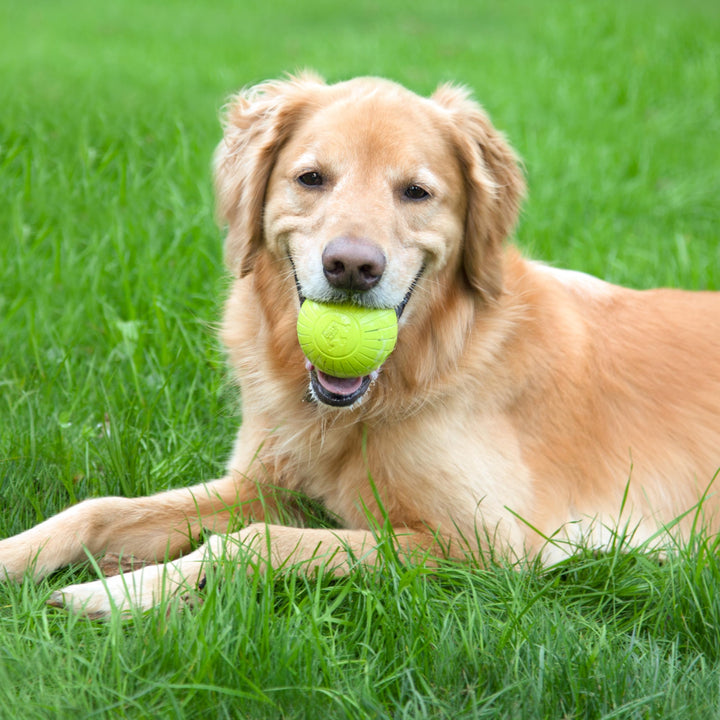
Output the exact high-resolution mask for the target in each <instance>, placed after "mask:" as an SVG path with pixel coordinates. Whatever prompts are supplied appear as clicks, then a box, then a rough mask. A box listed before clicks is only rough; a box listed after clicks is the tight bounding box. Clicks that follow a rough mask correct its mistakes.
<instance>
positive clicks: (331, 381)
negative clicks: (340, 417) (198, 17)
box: [308, 363, 377, 408]
mask: <svg viewBox="0 0 720 720" xmlns="http://www.w3.org/2000/svg"><path fill="white" fill-rule="evenodd" d="M308 366H309V367H308V370H309V372H310V392H311V395H312V397H313V399H315V400H316V401H317V402H320V403H322V404H323V405H329V406H330V407H345V408H349V407H351V406H353V405H355V404H356V403H358V402H360V401H361V400H362V398H363V397H364V396H365V393H366V392H367V391H368V388H369V387H370V385H371V383H372V381H373V380H374V379H375V378H376V377H377V371H375V372H373V373H371V374H370V375H365V376H364V377H357V378H338V377H334V376H332V375H327V374H326V373H324V372H322V371H321V370H318V369H317V368H315V367H314V366H312V365H310V364H309V363H308Z"/></svg>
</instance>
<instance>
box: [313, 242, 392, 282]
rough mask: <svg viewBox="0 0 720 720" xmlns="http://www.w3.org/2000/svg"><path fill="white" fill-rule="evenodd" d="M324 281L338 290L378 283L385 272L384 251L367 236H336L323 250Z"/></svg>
mask: <svg viewBox="0 0 720 720" xmlns="http://www.w3.org/2000/svg"><path fill="white" fill-rule="evenodd" d="M322 264H323V272H324V273H325V277H326V278H327V281H328V282H329V283H330V284H331V285H332V286H333V287H336V288H338V289H340V290H355V291H365V290H370V289H372V288H373V287H375V285H377V284H378V282H379V281H380V278H381V277H382V274H383V272H385V255H384V254H383V251H382V250H381V249H380V248H379V247H378V246H377V245H374V244H373V243H371V242H369V241H368V240H362V239H360V238H355V237H339V238H335V239H334V240H331V241H330V243H328V246H327V247H326V248H325V250H324V251H323V254H322Z"/></svg>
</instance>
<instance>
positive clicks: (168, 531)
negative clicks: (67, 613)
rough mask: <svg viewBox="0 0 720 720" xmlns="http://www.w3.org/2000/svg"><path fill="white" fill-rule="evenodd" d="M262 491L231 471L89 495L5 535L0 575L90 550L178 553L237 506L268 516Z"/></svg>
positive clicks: (42, 571)
mask: <svg viewBox="0 0 720 720" xmlns="http://www.w3.org/2000/svg"><path fill="white" fill-rule="evenodd" d="M257 498H258V492H257V489H256V488H255V486H254V485H253V484H251V483H247V482H242V481H240V480H238V478H236V477H233V476H228V477H225V478H222V479H220V480H215V481H213V482H209V483H203V484H201V485H196V486H194V487H191V488H183V489H180V490H170V491H168V492H163V493H158V494H157V495H151V496H148V497H140V498H122V497H105V498H94V499H91V500H85V501H83V502H81V503H78V504H77V505H74V506H73V507H71V508H68V509H67V510H64V511H63V512H61V513H59V514H58V515H55V516H53V517H51V518H49V519H48V520H46V521H45V522H42V523H40V524H39V525H36V526H35V527H33V528H31V529H30V530H26V531H25V532H23V533H20V534H19V535H15V536H14V537H11V538H7V539H5V540H2V541H0V581H1V580H4V579H6V578H10V579H15V580H19V579H21V578H22V577H23V575H24V574H25V573H26V572H30V573H31V574H32V576H33V577H34V578H35V579H36V580H37V579H39V578H41V577H43V576H44V575H47V574H48V573H50V572H52V571H54V570H57V569H58V568H61V567H64V566H65V565H68V564H70V563H73V562H79V561H82V560H86V559H87V555H88V554H91V555H100V554H102V553H112V554H113V555H118V556H126V557H134V558H136V559H139V560H143V561H150V562H158V561H159V560H162V559H164V558H166V557H170V558H173V557H177V556H178V555H179V554H181V553H182V552H185V551H187V550H188V549H189V548H190V547H191V544H192V541H193V540H194V539H197V538H198V537H199V536H200V534H201V533H202V530H203V529H204V528H205V529H209V530H211V531H213V532H224V531H225V530H226V528H227V526H228V524H229V522H230V521H231V519H232V517H233V515H234V514H236V513H237V514H242V515H243V516H244V517H259V518H263V517H264V507H255V506H256V505H258V506H259V504H260V503H259V501H258V499H257ZM247 505H249V506H250V507H248V508H246V507H244V506H247Z"/></svg>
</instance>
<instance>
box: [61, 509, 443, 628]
mask: <svg viewBox="0 0 720 720" xmlns="http://www.w3.org/2000/svg"><path fill="white" fill-rule="evenodd" d="M387 541H389V542H393V543H395V544H396V547H399V549H400V553H401V556H405V555H406V554H408V553H409V552H412V551H414V550H420V551H421V552H422V553H423V554H424V553H425V552H426V551H427V548H429V547H430V546H431V545H433V544H434V543H435V539H434V538H433V536H432V535H429V534H426V533H422V532H414V531H408V532H406V533H397V535H394V536H390V537H389V538H388V540H387ZM241 554H245V555H246V556H247V558H248V564H247V568H248V572H255V571H260V572H262V571H264V570H266V569H267V567H268V565H272V567H273V568H274V569H275V570H277V571H282V570H286V569H289V568H291V567H293V568H297V569H300V570H302V571H303V572H309V571H314V570H317V569H319V568H324V569H325V570H326V571H329V572H332V573H335V574H346V573H347V572H348V571H349V570H350V569H351V568H352V567H353V566H355V565H357V564H359V563H363V564H374V563H375V562H376V561H377V556H378V540H377V538H376V536H375V535H374V534H373V533H371V532H369V531H367V530H322V529H307V528H306V529H303V528H293V527H286V526H281V525H268V524H265V523H254V524H252V525H249V526H248V527H246V528H244V529H243V530H241V531H240V532H237V533H233V534H231V535H228V536H221V535H214V536H212V537H210V538H209V540H208V542H207V543H205V545H203V546H202V547H200V548H198V549H197V550H195V551H194V552H192V553H190V554H189V555H185V556H183V557H182V558H180V559H178V560H175V561H173V562H169V563H166V564H164V565H152V566H147V567H144V568H141V569H140V570H136V571H134V572H131V573H124V574H122V575H116V576H114V577H111V578H104V579H102V580H96V581H94V582H90V583H83V584H81V585H71V586H69V587H66V588H64V589H63V590H60V591H58V592H56V593H53V595H52V597H51V598H50V604H51V605H55V606H57V607H64V608H67V609H69V610H73V611H75V612H78V613H83V614H86V615H89V616H91V617H102V616H104V615H107V614H109V613H110V612H111V611H112V609H113V608H115V609H117V610H119V611H121V612H123V611H125V612H126V611H128V610H130V609H131V608H138V609H141V610H147V609H150V608H152V607H153V606H155V605H157V604H158V603H159V602H161V600H163V599H164V598H168V597H172V596H174V595H177V594H178V593H183V592H193V591H194V590H196V589H197V587H198V584H199V582H200V580H201V579H202V577H203V576H204V574H205V572H206V570H207V567H208V566H210V565H213V564H214V563H217V562H219V561H221V562H223V561H224V562H233V561H234V562H237V560H238V558H239V557H240V555H241Z"/></svg>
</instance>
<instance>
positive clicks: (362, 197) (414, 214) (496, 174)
mask: <svg viewBox="0 0 720 720" xmlns="http://www.w3.org/2000/svg"><path fill="white" fill-rule="evenodd" d="M215 177H216V191H217V197H218V210H219V215H220V217H221V219H222V221H224V222H225V223H226V224H227V225H228V235H227V240H226V261H227V263H228V266H229V267H230V269H231V271H232V272H234V273H235V274H236V275H237V276H238V277H243V276H245V275H247V274H248V273H251V272H252V271H253V268H254V266H255V263H256V260H257V258H258V256H259V254H260V253H268V254H269V255H270V256H272V257H273V258H274V259H275V260H280V261H285V262H286V263H287V273H286V281H287V282H296V284H297V290H298V297H299V300H300V301H302V299H303V298H311V299H313V300H317V301H321V302H337V303H345V302H351V303H354V304H357V305H362V306H367V307H381V308H394V309H395V310H396V312H397V313H398V316H400V315H402V314H403V311H405V307H406V305H407V310H406V311H405V315H404V316H403V319H402V321H401V328H400V338H402V333H403V327H402V326H403V323H405V322H410V321H411V320H412V316H413V312H414V311H413V302H412V298H411V296H412V292H413V289H414V288H415V286H416V285H418V286H422V285H423V284H426V283H433V282H437V281H438V278H440V277H443V278H451V279H452V281H453V282H455V281H457V282H460V283H462V284H463V285H465V286H466V288H467V291H468V292H469V293H472V294H474V295H475V296H476V297H477V298H478V300H479V301H481V302H485V303H492V302H493V301H495V300H496V299H497V298H498V296H499V295H500V293H501V292H502V289H503V288H502V250H501V244H502V241H503V239H504V238H505V237H506V236H507V235H508V234H509V233H510V232H511V230H512V228H513V226H514V224H515V222H516V220H517V215H518V208H519V203H520V200H521V196H522V193H523V188H524V184H523V179H522V175H521V173H520V170H519V168H518V165H517V160H516V157H515V155H514V153H513V152H512V150H511V149H510V147H509V146H508V144H507V143H506V141H505V139H504V138H503V136H502V135H501V134H500V133H498V132H497V131H496V130H495V129H494V128H493V127H492V125H491V124H490V122H489V120H488V118H487V116H486V115H485V113H484V112H483V111H482V109H481V108H480V107H479V106H478V105H477V104H476V103H475V102H473V101H472V100H470V99H469V97H468V93H467V92H466V91H465V90H463V89H461V88H456V87H453V86H449V85H444V86H441V87H440V88H438V90H437V91H436V92H435V93H434V94H433V95H432V96H431V97H430V98H429V99H428V98H422V97H419V96H418V95H415V94H414V93H412V92H410V91H409V90H406V89H405V88H403V87H401V86H399V85H397V84H395V83H392V82H389V81H386V80H380V79H376V78H358V79H355V80H350V81H348V82H343V83H338V84H336V85H326V84H325V83H324V82H323V81H322V80H321V79H320V78H318V77H316V76H314V75H310V74H304V75H301V76H298V77H291V78H289V79H287V80H283V81H277V82H268V83H263V84H261V85H258V86H256V87H254V88H251V89H249V90H247V91H245V92H242V93H240V94H239V95H238V96H236V97H235V98H234V99H233V101H232V102H231V104H230V106H229V110H228V113H227V118H226V126H225V136H224V138H223V140H222V142H221V143H220V145H219V147H218V149H217V152H216V158H215ZM399 342H401V340H400V341H399ZM308 369H309V372H310V379H311V386H312V388H313V392H314V395H315V397H316V399H317V400H319V401H321V402H324V403H326V404H330V405H352V404H354V403H355V402H356V401H357V400H359V398H360V397H361V396H362V395H363V394H364V393H365V391H366V390H367V388H368V386H369V385H370V380H371V378H370V377H369V376H368V377H365V378H350V379H344V380H340V379H338V378H332V377H329V376H327V375H325V374H323V373H321V372H319V371H317V370H315V368H313V367H309V368H308Z"/></svg>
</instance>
